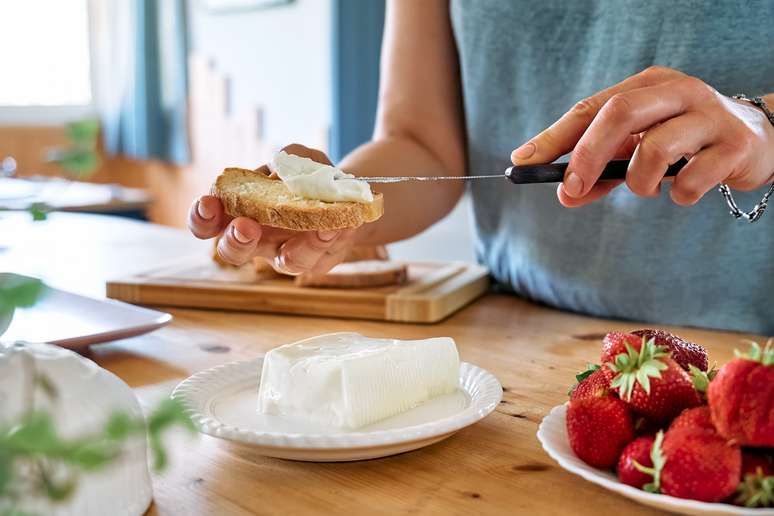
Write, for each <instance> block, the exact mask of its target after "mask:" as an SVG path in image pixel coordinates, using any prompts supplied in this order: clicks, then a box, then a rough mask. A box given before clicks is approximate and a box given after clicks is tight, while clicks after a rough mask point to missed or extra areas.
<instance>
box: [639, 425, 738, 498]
mask: <svg viewBox="0 0 774 516" xmlns="http://www.w3.org/2000/svg"><path fill="white" fill-rule="evenodd" d="M651 461H652V463H653V467H650V468H648V467H645V466H642V465H641V466H640V467H638V468H637V469H639V470H640V471H642V472H644V473H648V474H650V475H651V476H652V477H653V482H651V483H649V484H646V485H645V486H644V487H643V488H644V489H645V490H646V491H650V492H656V493H658V492H660V493H663V494H667V495H671V496H676V497H678V498H689V499H691V500H700V501H703V502H719V501H721V500H724V499H726V498H727V497H728V496H730V495H731V494H733V493H734V492H735V491H736V488H737V484H738V483H739V475H740V473H741V470H742V453H741V450H740V449H739V447H738V446H735V445H733V444H729V443H728V442H727V441H726V440H725V439H724V438H723V437H721V436H720V435H718V434H717V433H716V432H714V431H710V430H707V429H703V428H699V429H696V428H686V427H683V428H677V429H674V430H673V429H670V430H668V431H667V433H666V434H664V433H663V432H659V433H658V434H657V435H656V439H655V440H654V441H653V448H652V450H651Z"/></svg>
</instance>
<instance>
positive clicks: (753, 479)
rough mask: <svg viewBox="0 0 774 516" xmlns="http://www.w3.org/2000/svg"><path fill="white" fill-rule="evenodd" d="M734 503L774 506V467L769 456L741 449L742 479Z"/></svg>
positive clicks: (749, 505) (747, 505)
mask: <svg viewBox="0 0 774 516" xmlns="http://www.w3.org/2000/svg"><path fill="white" fill-rule="evenodd" d="M733 501H734V503H735V504H737V505H744V506H746V507H774V467H773V466H772V463H771V457H768V456H766V455H763V454H759V453H752V452H751V451H749V450H744V451H742V481H741V482H740V483H739V485H738V486H737V488H736V496H735V497H734V500H733Z"/></svg>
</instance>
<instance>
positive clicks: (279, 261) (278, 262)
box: [274, 251, 301, 276]
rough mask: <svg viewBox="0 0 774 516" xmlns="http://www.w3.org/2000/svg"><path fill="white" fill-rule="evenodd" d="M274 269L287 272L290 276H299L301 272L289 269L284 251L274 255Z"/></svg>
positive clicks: (283, 272)
mask: <svg viewBox="0 0 774 516" xmlns="http://www.w3.org/2000/svg"><path fill="white" fill-rule="evenodd" d="M274 270H276V271H277V272H279V273H281V274H287V275H288V276H298V275H300V274H301V273H300V272H294V271H291V270H289V269H288V266H287V265H286V264H285V255H283V254H282V251H280V253H279V254H278V255H277V256H275V257H274Z"/></svg>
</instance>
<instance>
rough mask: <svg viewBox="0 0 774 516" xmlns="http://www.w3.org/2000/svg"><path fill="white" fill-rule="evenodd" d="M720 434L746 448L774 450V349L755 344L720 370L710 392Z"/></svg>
mask: <svg viewBox="0 0 774 516" xmlns="http://www.w3.org/2000/svg"><path fill="white" fill-rule="evenodd" d="M707 398H708V400H709V406H710V411H711V412H712V421H713V422H714V423H715V427H716V428H717V429H718V433H720V435H722V436H723V437H725V438H726V439H731V440H733V441H734V442H736V443H738V444H740V445H742V446H761V447H774V348H772V346H771V344H769V345H767V346H766V347H765V348H764V349H761V347H760V346H758V344H755V343H753V346H752V349H751V351H750V352H749V353H747V354H741V353H739V352H737V357H736V358H735V359H733V360H732V361H730V362H728V363H727V364H726V365H724V366H723V367H721V368H720V371H718V374H717V375H716V376H715V379H714V380H712V382H710V384H709V388H708V390H707Z"/></svg>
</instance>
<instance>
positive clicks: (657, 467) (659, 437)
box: [634, 430, 666, 493]
mask: <svg viewBox="0 0 774 516" xmlns="http://www.w3.org/2000/svg"><path fill="white" fill-rule="evenodd" d="M662 442H664V432H663V430H660V431H659V432H658V433H657V434H656V440H655V441H653V447H652V448H651V449H650V460H651V461H652V462H653V467H652V468H648V467H646V466H643V465H642V464H640V463H639V462H637V461H636V460H635V461H634V467H635V468H637V469H638V470H639V471H641V472H642V473H645V474H646V475H650V476H652V477H653V481H652V482H649V483H647V484H645V485H644V486H642V489H643V490H644V491H647V492H648V493H658V492H660V491H661V470H663V469H664V464H666V457H665V456H664V452H662V451H661V443H662Z"/></svg>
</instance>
